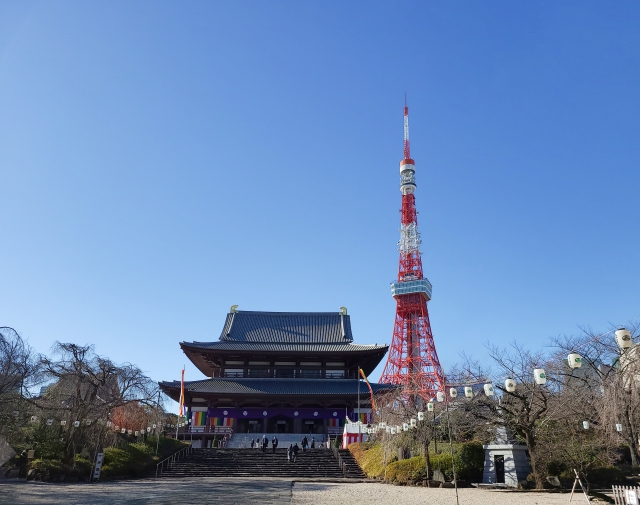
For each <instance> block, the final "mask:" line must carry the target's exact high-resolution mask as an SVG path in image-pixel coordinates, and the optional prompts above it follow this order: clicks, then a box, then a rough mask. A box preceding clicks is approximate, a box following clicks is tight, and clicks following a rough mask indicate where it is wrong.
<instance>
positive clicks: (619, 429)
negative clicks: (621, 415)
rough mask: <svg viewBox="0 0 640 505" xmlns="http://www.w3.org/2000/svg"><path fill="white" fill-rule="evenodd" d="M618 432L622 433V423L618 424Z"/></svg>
mask: <svg viewBox="0 0 640 505" xmlns="http://www.w3.org/2000/svg"><path fill="white" fill-rule="evenodd" d="M616 431H617V432H621V431H622V425H621V424H620V423H618V424H616Z"/></svg>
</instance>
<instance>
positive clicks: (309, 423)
mask: <svg viewBox="0 0 640 505" xmlns="http://www.w3.org/2000/svg"><path fill="white" fill-rule="evenodd" d="M302 433H305V434H306V433H308V434H313V433H324V420H322V419H303V420H302Z"/></svg>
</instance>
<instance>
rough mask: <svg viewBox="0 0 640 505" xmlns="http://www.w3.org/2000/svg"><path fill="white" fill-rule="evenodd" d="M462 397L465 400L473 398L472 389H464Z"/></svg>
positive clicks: (466, 387) (469, 387)
mask: <svg viewBox="0 0 640 505" xmlns="http://www.w3.org/2000/svg"><path fill="white" fill-rule="evenodd" d="M464 395H465V396H466V397H467V398H473V388H472V387H471V386H465V387H464Z"/></svg>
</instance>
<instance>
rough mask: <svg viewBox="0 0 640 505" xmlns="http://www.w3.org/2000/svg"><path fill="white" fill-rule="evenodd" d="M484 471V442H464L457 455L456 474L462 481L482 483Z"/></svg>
mask: <svg viewBox="0 0 640 505" xmlns="http://www.w3.org/2000/svg"><path fill="white" fill-rule="evenodd" d="M483 470H484V448H483V447H482V442H478V441H472V442H464V443H463V444H461V446H460V451H459V452H458V454H457V455H456V474H457V475H458V477H460V478H461V479H465V480H471V481H473V482H480V481H482V472H483Z"/></svg>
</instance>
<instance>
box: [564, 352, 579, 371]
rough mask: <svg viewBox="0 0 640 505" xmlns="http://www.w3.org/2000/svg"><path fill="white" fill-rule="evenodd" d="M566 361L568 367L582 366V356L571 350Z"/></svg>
mask: <svg viewBox="0 0 640 505" xmlns="http://www.w3.org/2000/svg"><path fill="white" fill-rule="evenodd" d="M567 362H568V363H569V367H570V368H580V367H581V366H582V356H580V355H579V354H576V353H575V352H572V353H571V354H569V356H567Z"/></svg>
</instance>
